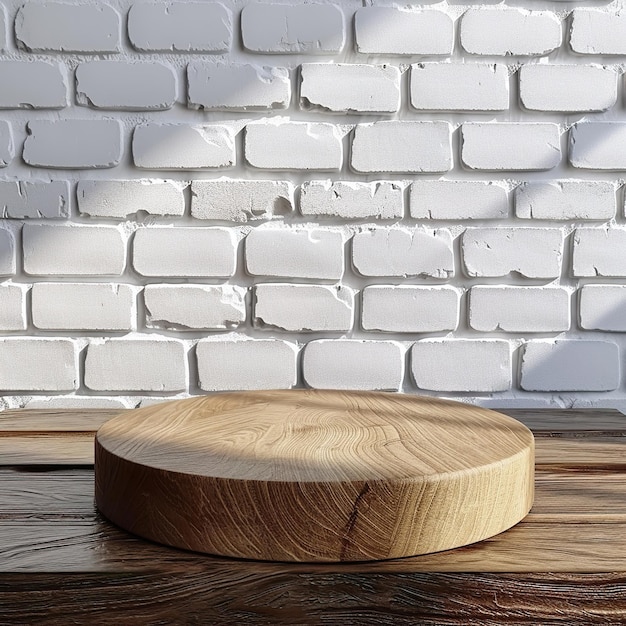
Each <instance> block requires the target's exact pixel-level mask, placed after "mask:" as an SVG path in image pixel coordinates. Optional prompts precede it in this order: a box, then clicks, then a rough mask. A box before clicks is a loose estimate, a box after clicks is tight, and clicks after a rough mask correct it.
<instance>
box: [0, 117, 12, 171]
mask: <svg viewBox="0 0 626 626" xmlns="http://www.w3.org/2000/svg"><path fill="white" fill-rule="evenodd" d="M14 155H15V147H14V145H13V132H12V130H11V126H10V125H9V123H8V122H0V167H6V166H7V165H8V164H9V163H10V162H11V161H12V160H13V157H14Z"/></svg>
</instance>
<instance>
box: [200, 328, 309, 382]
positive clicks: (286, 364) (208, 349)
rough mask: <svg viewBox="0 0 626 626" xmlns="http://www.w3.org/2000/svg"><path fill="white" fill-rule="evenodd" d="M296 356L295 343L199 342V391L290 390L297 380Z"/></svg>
mask: <svg viewBox="0 0 626 626" xmlns="http://www.w3.org/2000/svg"><path fill="white" fill-rule="evenodd" d="M297 353H298V348H297V346H296V345H295V344H292V343H287V342H286V341H275V340H273V339H268V340H262V339H255V340H239V341H233V340H224V341H215V340H206V339H201V340H200V341H199V342H198V344H197V346H196V357H197V359H198V378H199V384H200V389H203V390H204V391H245V390H250V389H289V388H291V387H293V386H294V385H295V384H296V382H297V378H298V377H297V371H296V359H297Z"/></svg>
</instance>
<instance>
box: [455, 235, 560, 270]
mask: <svg viewBox="0 0 626 626" xmlns="http://www.w3.org/2000/svg"><path fill="white" fill-rule="evenodd" d="M461 251H462V255H463V264H464V268H465V273H466V274H467V275H468V276H469V277H471V278H474V277H477V276H506V275H508V274H510V273H512V272H516V273H518V274H520V275H521V276H525V277H526V278H556V277H558V276H559V275H560V274H561V261H562V256H563V232H562V231H561V230H559V229H558V228H545V229H543V228H468V229H467V230H466V231H465V232H464V233H463V238H462V243H461Z"/></svg>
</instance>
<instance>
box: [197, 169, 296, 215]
mask: <svg viewBox="0 0 626 626" xmlns="http://www.w3.org/2000/svg"><path fill="white" fill-rule="evenodd" d="M293 198H294V186H293V185H292V184H291V183H289V182H287V181H273V180H228V179H220V180H196V181H193V182H192V183H191V215H192V216H193V217H195V218H196V219H199V220H218V221H219V220H223V221H227V222H248V221H250V220H263V219H271V218H273V217H281V216H283V215H288V214H289V213H291V212H292V211H293V208H294V207H293V205H294V199H293Z"/></svg>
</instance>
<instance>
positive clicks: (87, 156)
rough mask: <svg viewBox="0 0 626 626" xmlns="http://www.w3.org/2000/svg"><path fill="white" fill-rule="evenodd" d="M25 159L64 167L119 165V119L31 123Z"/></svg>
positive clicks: (41, 164)
mask: <svg viewBox="0 0 626 626" xmlns="http://www.w3.org/2000/svg"><path fill="white" fill-rule="evenodd" d="M27 130H28V137H26V142H25V143H24V151H23V153H22V158H23V159H24V161H26V163H27V164H28V165H32V166H35V167H52V168H60V169H91V168H103V167H115V166H116V165H117V164H118V163H119V162H120V160H121V158H122V150H123V147H122V127H121V124H120V122H118V121H117V120H102V119H100V120H54V121H48V120H37V121H34V122H28V126H27Z"/></svg>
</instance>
